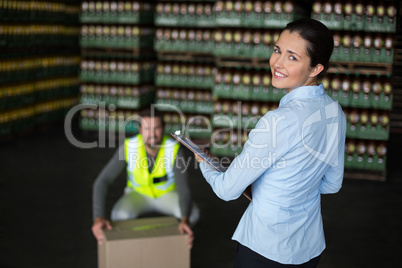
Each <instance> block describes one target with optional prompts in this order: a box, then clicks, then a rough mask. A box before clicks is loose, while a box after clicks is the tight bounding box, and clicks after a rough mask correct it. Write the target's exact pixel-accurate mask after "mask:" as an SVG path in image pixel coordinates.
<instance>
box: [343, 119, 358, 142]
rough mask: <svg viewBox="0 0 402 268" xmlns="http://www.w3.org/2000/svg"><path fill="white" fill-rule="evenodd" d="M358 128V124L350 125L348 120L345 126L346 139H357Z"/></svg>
mask: <svg viewBox="0 0 402 268" xmlns="http://www.w3.org/2000/svg"><path fill="white" fill-rule="evenodd" d="M358 126H359V125H358V123H356V124H352V123H351V122H349V120H348V121H347V124H346V137H348V138H357V132H358Z"/></svg>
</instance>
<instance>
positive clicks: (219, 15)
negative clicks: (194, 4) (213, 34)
mask: <svg viewBox="0 0 402 268" xmlns="http://www.w3.org/2000/svg"><path fill="white" fill-rule="evenodd" d="M243 16H244V15H243V13H242V12H226V11H223V12H215V25H216V26H218V27H220V26H229V27H241V26H242V21H243Z"/></svg>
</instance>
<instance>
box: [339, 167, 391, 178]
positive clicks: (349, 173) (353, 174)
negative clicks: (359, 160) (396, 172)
mask: <svg viewBox="0 0 402 268" xmlns="http://www.w3.org/2000/svg"><path fill="white" fill-rule="evenodd" d="M343 177H344V178H347V179H358V180H371V181H385V180H386V178H387V171H386V170H359V169H345V172H344V175H343Z"/></svg>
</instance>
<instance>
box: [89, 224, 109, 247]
mask: <svg viewBox="0 0 402 268" xmlns="http://www.w3.org/2000/svg"><path fill="white" fill-rule="evenodd" d="M104 228H106V229H108V230H111V229H112V225H110V222H109V221H108V220H107V219H105V218H103V217H98V218H96V219H95V221H94V224H93V225H92V233H93V234H94V236H95V238H96V240H97V241H98V244H99V245H101V244H102V242H103V232H102V229H104Z"/></svg>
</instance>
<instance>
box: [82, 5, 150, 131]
mask: <svg viewBox="0 0 402 268" xmlns="http://www.w3.org/2000/svg"><path fill="white" fill-rule="evenodd" d="M153 16H154V5H153V4H152V3H151V4H150V3H148V2H147V1H118V2H116V1H83V2H82V10H81V15H80V21H81V23H82V26H81V36H80V46H81V55H82V57H83V59H82V62H81V73H80V78H81V81H82V85H81V94H80V102H81V104H83V105H84V106H85V108H84V109H82V110H81V118H80V126H81V128H82V129H84V130H97V131H100V130H108V131H109V132H116V131H117V132H121V133H130V134H133V133H136V132H137V131H138V117H137V116H138V112H139V109H141V108H142V107H144V106H146V105H148V104H150V103H153V102H154V100H155V87H154V83H153V79H154V71H155V53H154V51H153V49H152V45H153V40H154V36H155V32H154V27H153Z"/></svg>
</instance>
